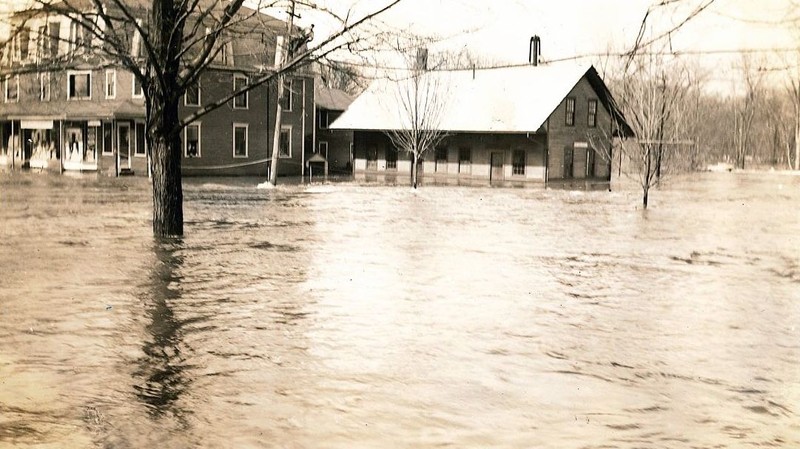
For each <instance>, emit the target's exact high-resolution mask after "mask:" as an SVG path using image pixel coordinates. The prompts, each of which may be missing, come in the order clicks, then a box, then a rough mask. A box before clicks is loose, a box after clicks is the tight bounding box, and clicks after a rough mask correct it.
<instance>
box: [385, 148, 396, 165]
mask: <svg viewBox="0 0 800 449" xmlns="http://www.w3.org/2000/svg"><path fill="white" fill-rule="evenodd" d="M386 169H387V170H397V147H395V146H394V145H389V146H388V147H386Z"/></svg>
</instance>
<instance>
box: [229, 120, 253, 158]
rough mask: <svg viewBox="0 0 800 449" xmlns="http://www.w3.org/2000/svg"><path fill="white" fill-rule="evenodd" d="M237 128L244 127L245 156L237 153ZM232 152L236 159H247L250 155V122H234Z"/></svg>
mask: <svg viewBox="0 0 800 449" xmlns="http://www.w3.org/2000/svg"><path fill="white" fill-rule="evenodd" d="M236 128H244V156H241V155H237V154H236ZM231 141H232V142H231V143H232V147H231V152H232V154H233V157H234V158H236V159H245V158H247V157H249V156H250V125H249V124H248V123H234V124H233V136H232V137H231Z"/></svg>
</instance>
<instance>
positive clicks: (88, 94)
mask: <svg viewBox="0 0 800 449" xmlns="http://www.w3.org/2000/svg"><path fill="white" fill-rule="evenodd" d="M67 83H68V84H67V98H68V99H70V100H88V99H90V98H92V72H89V71H85V72H68V73H67Z"/></svg>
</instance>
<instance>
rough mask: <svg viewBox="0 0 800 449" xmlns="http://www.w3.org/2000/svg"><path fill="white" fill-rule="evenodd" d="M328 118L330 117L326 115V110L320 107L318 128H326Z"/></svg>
mask: <svg viewBox="0 0 800 449" xmlns="http://www.w3.org/2000/svg"><path fill="white" fill-rule="evenodd" d="M329 119H330V117H328V111H327V110H325V109H320V110H319V129H328V125H329V123H328V120H329Z"/></svg>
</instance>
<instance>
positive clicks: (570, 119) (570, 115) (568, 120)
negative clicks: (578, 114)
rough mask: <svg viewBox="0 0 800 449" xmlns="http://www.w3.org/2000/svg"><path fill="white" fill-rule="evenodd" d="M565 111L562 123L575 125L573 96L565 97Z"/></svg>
mask: <svg viewBox="0 0 800 449" xmlns="http://www.w3.org/2000/svg"><path fill="white" fill-rule="evenodd" d="M566 106H567V113H566V115H565V117H564V124H565V125H567V126H575V98H573V97H567V104H566Z"/></svg>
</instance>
